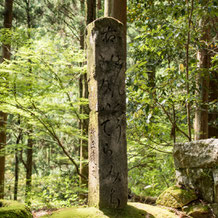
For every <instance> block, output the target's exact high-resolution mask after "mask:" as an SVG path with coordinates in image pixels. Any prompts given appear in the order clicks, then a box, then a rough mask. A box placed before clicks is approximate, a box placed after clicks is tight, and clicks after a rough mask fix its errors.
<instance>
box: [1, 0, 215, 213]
mask: <svg viewBox="0 0 218 218" xmlns="http://www.w3.org/2000/svg"><path fill="white" fill-rule="evenodd" d="M88 2H89V1H88ZM90 2H92V1H90ZM87 8H89V6H87V4H86V1H84V0H81V1H76V0H43V1H36V0H32V1H30V0H14V1H13V24H12V28H5V26H4V16H5V4H4V2H3V1H1V2H0V14H1V17H0V27H1V29H0V43H1V48H2V52H1V54H0V55H1V59H2V61H1V64H0V83H1V85H0V111H1V120H2V117H3V115H2V114H7V122H6V125H5V123H3V122H1V129H0V131H1V135H0V137H1V160H2V159H3V157H5V171H4V172H1V173H4V175H5V178H4V186H5V187H4V197H5V199H15V200H16V199H18V200H22V201H23V200H24V199H25V201H26V202H27V203H28V204H29V205H31V206H32V208H37V209H38V208H43V207H51V208H53V207H57V208H58V207H63V206H70V205H72V204H76V205H77V204H83V203H84V201H86V196H87V182H86V178H85V177H86V176H84V174H83V171H81V168H82V167H83V166H85V165H87V162H88V160H87V159H85V158H84V156H82V155H81V152H83V150H82V149H81V148H82V147H84V145H86V144H87V134H86V133H87V131H86V126H87V121H88V112H87V111H88V109H87V108H88V99H87V93H86V81H85V79H86V57H85V49H84V37H85V26H86V24H87V18H90V11H88V10H87ZM103 8H104V2H103V1H101V0H98V1H97V5H94V6H92V12H93V10H94V11H96V17H97V18H98V17H101V16H103ZM216 12H217V1H215V0H182V1H181V0H166V1H165V0H154V1H150V0H129V1H128V8H127V68H128V70H127V72H126V89H127V140H128V175H129V176H128V178H129V188H130V189H131V191H132V192H134V193H136V194H137V195H143V196H158V195H159V194H160V193H161V192H162V191H163V190H164V189H165V188H166V187H169V186H171V185H172V184H174V182H175V181H174V180H175V175H174V174H175V172H174V165H173V158H172V149H173V145H174V143H177V142H186V141H192V140H194V139H203V138H209V137H216V138H217V137H218V136H217V134H218V131H217V114H218V105H217V99H218V96H217V95H218V74H217V62H218V55H217V29H216V28H217V26H216V25H217V17H216ZM4 47H6V48H7V49H8V50H10V58H5V56H4V52H3V50H4ZM4 133H5V134H6V143H4V142H3V141H2V140H3V135H4ZM1 163H2V161H1ZM0 167H2V165H1V166H0ZM0 171H3V168H1V170H0ZM84 172H85V171H84ZM81 174H82V179H81Z"/></svg>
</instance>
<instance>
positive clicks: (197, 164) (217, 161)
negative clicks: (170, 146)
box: [173, 139, 218, 169]
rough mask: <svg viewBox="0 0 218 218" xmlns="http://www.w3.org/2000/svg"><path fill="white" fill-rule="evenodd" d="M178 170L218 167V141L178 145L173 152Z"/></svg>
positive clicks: (201, 141)
mask: <svg viewBox="0 0 218 218" xmlns="http://www.w3.org/2000/svg"><path fill="white" fill-rule="evenodd" d="M173 155H174V161H175V167H176V169H182V168H208V167H210V168H211V167H216V166H218V139H205V140H199V141H193V142H187V143H182V144H176V145H175V146H174V150H173Z"/></svg>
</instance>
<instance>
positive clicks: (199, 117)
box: [194, 19, 210, 140]
mask: <svg viewBox="0 0 218 218" xmlns="http://www.w3.org/2000/svg"><path fill="white" fill-rule="evenodd" d="M207 24H208V19H205V20H202V21H201V22H200V27H201V29H202V33H203V36H202V38H201V40H202V41H203V42H204V44H203V45H202V48H201V49H200V50H199V51H198V53H197V59H198V70H199V71H198V74H197V79H196V90H197V91H196V94H197V97H198V100H197V102H196V111H195V125H194V129H195V140H199V139H207V138H208V94H209V68H210V55H209V53H208V49H207V45H206V42H208V41H209V39H210V33H209V28H208V26H207Z"/></svg>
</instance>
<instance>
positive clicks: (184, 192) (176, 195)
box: [156, 186, 197, 208]
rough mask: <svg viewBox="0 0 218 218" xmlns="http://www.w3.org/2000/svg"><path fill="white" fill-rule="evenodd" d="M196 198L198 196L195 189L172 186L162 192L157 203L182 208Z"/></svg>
mask: <svg viewBox="0 0 218 218" xmlns="http://www.w3.org/2000/svg"><path fill="white" fill-rule="evenodd" d="M196 199H197V196H196V194H195V192H194V191H193V190H191V189H182V188H179V187H177V186H172V187H170V188H168V189H167V190H165V191H164V192H163V193H162V194H160V196H159V197H158V199H157V201H156V203H157V204H158V205H162V206H166V207H173V208H182V207H183V206H185V205H187V204H188V203H190V202H191V201H194V200H196Z"/></svg>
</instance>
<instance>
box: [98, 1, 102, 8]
mask: <svg viewBox="0 0 218 218" xmlns="http://www.w3.org/2000/svg"><path fill="white" fill-rule="evenodd" d="M98 10H101V0H98Z"/></svg>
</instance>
